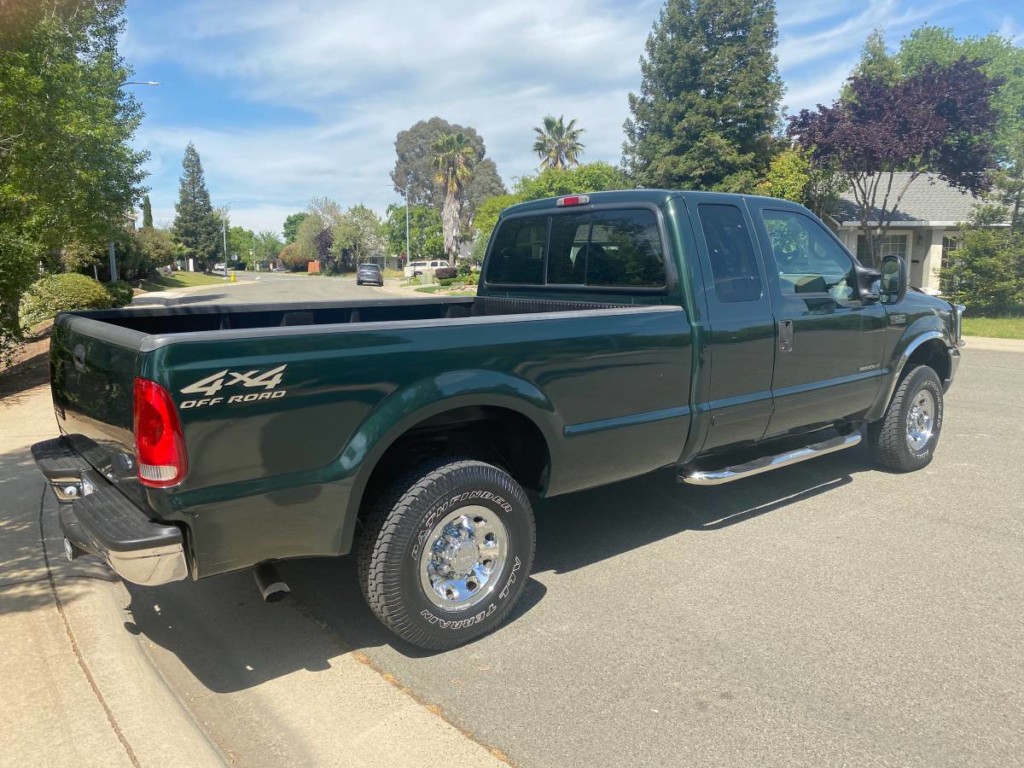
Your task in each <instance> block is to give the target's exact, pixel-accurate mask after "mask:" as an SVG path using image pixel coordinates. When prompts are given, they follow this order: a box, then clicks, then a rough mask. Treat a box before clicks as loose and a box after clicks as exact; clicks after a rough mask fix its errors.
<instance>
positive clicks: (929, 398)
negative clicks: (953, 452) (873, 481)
mask: <svg viewBox="0 0 1024 768" xmlns="http://www.w3.org/2000/svg"><path fill="white" fill-rule="evenodd" d="M942 411H943V402H942V382H941V381H939V376H938V374H937V373H936V372H935V370H934V369H932V368H930V367H928V366H926V365H920V366H918V367H916V368H914V369H913V370H911V371H910V372H909V373H908V374H907V375H906V377H904V379H903V381H901V382H900V384H899V386H898V387H897V388H896V392H895V394H893V396H892V401H891V402H890V403H889V407H888V408H887V409H886V411H885V416H883V417H882V418H881V419H880V420H879V421H876V422H873V423H871V424H869V425H868V443H869V445H870V446H871V453H872V455H873V457H874V459H875V461H876V462H878V463H879V464H881V465H882V466H883V467H886V468H887V469H891V470H894V471H896V472H913V471H914V470H916V469H922V468H923V467H926V466H928V464H929V463H930V462H931V460H932V457H933V456H934V454H935V446H936V445H937V444H938V442H939V434H940V432H941V431H942Z"/></svg>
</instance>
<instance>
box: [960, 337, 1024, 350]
mask: <svg viewBox="0 0 1024 768" xmlns="http://www.w3.org/2000/svg"><path fill="white" fill-rule="evenodd" d="M964 341H966V342H967V346H966V347H964V350H965V351H966V353H967V354H970V351H971V350H972V349H984V350H987V351H990V352H1024V340H1021V339H992V338H989V337H987V336H964Z"/></svg>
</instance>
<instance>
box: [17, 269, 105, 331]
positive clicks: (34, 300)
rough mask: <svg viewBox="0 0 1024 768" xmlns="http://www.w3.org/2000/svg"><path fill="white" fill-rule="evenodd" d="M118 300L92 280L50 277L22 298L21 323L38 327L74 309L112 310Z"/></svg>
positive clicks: (64, 276)
mask: <svg viewBox="0 0 1024 768" xmlns="http://www.w3.org/2000/svg"><path fill="white" fill-rule="evenodd" d="M113 304H114V297H113V296H111V295H110V294H109V293H108V292H107V290H106V289H105V288H104V287H103V285H102V283H98V282H97V281H95V280H93V279H92V278H91V277H86V276H85V275H78V274H74V273H67V274H61V275H48V276H47V277H44V278H42V279H41V280H37V281H36V282H34V283H32V285H30V286H29V287H28V290H27V291H25V295H24V296H22V298H21V321H22V322H23V323H24V324H25V325H35V324H36V323H39V322H42V321H43V320H49V319H50V318H51V317H53V316H54V315H56V314H57V313H58V312H67V311H69V310H72V309H108V308H110V307H111V306H113Z"/></svg>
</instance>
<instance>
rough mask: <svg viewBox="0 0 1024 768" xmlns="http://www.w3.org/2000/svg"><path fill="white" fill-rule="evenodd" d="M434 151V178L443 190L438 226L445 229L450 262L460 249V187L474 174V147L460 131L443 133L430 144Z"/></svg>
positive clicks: (432, 151) (445, 244) (463, 188)
mask: <svg viewBox="0 0 1024 768" xmlns="http://www.w3.org/2000/svg"><path fill="white" fill-rule="evenodd" d="M430 151H431V153H432V154H433V165H434V181H435V182H437V184H438V186H440V187H441V191H442V192H443V193H444V205H443V206H442V208H441V228H442V229H443V230H444V250H445V252H446V253H447V254H448V261H449V263H454V260H455V257H456V256H458V253H459V241H460V240H461V224H460V218H459V214H460V213H461V209H462V198H463V191H464V190H465V187H466V183H467V182H468V181H469V179H470V177H471V176H472V175H473V166H474V165H476V161H477V154H476V147H475V146H474V145H473V142H472V141H471V140H470V138H469V137H468V136H467V135H466V134H464V133H463V132H462V131H459V132H458V133H446V134H444V135H443V136H441V137H440V138H438V139H437V141H435V142H434V143H433V144H431V145H430Z"/></svg>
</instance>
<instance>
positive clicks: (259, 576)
mask: <svg viewBox="0 0 1024 768" xmlns="http://www.w3.org/2000/svg"><path fill="white" fill-rule="evenodd" d="M252 575H253V577H254V578H255V579H256V588H257V589H258V590H259V591H260V595H262V596H263V602H265V603H276V602H277V601H278V600H284V598H286V597H288V595H289V594H290V593H291V591H292V590H291V588H290V587H289V586H288V585H287V584H285V583H284V579H282V578H281V575H280V574H279V573H278V572H277V568H275V567H274V565H273V563H260V564H259V565H257V566H256V567H255V568H253V569H252Z"/></svg>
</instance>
